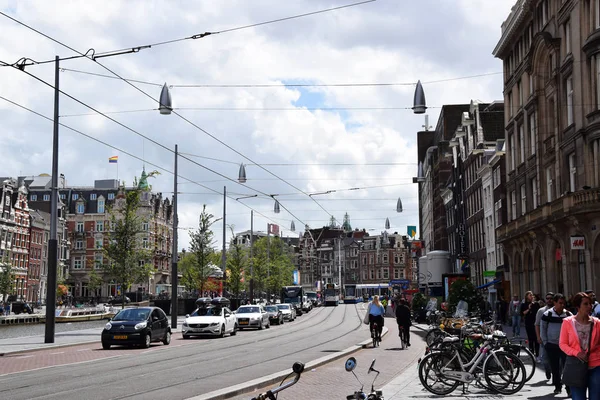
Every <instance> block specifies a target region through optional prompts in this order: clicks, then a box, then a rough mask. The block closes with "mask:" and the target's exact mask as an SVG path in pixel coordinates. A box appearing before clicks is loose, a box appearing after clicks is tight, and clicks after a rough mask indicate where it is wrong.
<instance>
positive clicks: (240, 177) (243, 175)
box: [238, 163, 246, 183]
mask: <svg viewBox="0 0 600 400" xmlns="http://www.w3.org/2000/svg"><path fill="white" fill-rule="evenodd" d="M238 182H239V183H246V167H245V166H244V163H241V164H240V172H239V174H238Z"/></svg>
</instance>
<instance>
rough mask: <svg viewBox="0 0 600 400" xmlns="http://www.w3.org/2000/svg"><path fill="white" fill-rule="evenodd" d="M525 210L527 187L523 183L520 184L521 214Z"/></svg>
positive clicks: (523, 213)
mask: <svg viewBox="0 0 600 400" xmlns="http://www.w3.org/2000/svg"><path fill="white" fill-rule="evenodd" d="M526 212H527V189H525V185H521V215H525V213H526Z"/></svg>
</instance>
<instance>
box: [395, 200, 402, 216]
mask: <svg viewBox="0 0 600 400" xmlns="http://www.w3.org/2000/svg"><path fill="white" fill-rule="evenodd" d="M396 212H399V213H401V212H402V199H401V198H400V197H398V202H397V203H396Z"/></svg>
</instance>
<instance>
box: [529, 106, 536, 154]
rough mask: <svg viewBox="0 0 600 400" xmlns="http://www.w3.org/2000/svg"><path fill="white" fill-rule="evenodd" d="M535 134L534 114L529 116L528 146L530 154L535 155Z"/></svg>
mask: <svg viewBox="0 0 600 400" xmlns="http://www.w3.org/2000/svg"><path fill="white" fill-rule="evenodd" d="M536 138H537V132H536V131H535V113H533V114H531V115H530V116H529V146H531V154H535V147H536V146H535V142H536Z"/></svg>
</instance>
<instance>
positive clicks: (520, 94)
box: [517, 81, 523, 107]
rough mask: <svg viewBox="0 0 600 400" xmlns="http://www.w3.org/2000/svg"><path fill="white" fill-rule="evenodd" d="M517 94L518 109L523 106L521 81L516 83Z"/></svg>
mask: <svg viewBox="0 0 600 400" xmlns="http://www.w3.org/2000/svg"><path fill="white" fill-rule="evenodd" d="M517 92H518V95H519V107H521V106H522V105H523V87H522V85H521V81H519V82H517Z"/></svg>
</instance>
